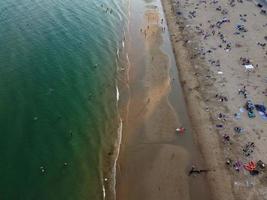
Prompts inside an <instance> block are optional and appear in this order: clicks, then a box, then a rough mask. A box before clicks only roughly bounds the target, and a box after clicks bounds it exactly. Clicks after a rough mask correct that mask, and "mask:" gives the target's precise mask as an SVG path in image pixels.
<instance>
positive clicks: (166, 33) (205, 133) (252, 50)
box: [116, 0, 267, 200]
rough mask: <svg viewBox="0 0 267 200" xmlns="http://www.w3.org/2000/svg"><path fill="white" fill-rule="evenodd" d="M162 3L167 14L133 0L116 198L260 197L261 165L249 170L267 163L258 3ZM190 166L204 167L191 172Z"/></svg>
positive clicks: (262, 21) (266, 29)
mask: <svg viewBox="0 0 267 200" xmlns="http://www.w3.org/2000/svg"><path fill="white" fill-rule="evenodd" d="M162 4H163V8H164V13H165V14H164V13H163V12H162V7H161V3H160V2H159V1H142V0H140V1H139V0H138V1H134V2H131V9H130V11H131V12H130V13H131V18H130V27H129V32H130V39H129V43H128V50H129V60H130V66H129V69H128V71H127V72H128V75H129V76H128V80H127V84H128V86H129V91H128V93H129V95H128V96H129V98H128V99H127V103H125V109H124V114H123V115H122V116H123V124H124V126H123V136H122V144H121V149H120V155H119V160H118V164H117V180H116V199H123V200H124V199H127V200H131V199H134V200H135V199H145V200H147V199H148V200H149V199H183V200H186V199H192V200H193V199H198V200H201V199H203V200H204V199H205V200H208V199H215V200H217V199H218V200H226V199H227V200H231V199H240V200H241V199H251V200H252V199H253V200H254V199H255V200H256V199H267V193H266V191H267V190H266V187H267V176H266V173H265V169H264V168H261V167H260V165H259V164H257V167H256V169H254V168H253V170H252V171H249V170H248V169H247V168H249V167H250V166H248V164H249V162H252V163H255V164H256V163H258V161H259V160H261V161H262V162H263V163H267V160H266V156H265V155H266V153H267V148H266V147H265V146H266V136H265V135H264V133H266V129H267V126H266V123H267V120H266V117H265V114H266V113H264V112H262V109H263V108H264V105H266V103H267V100H266V92H267V91H266V84H267V80H266V78H267V77H266V75H267V66H266V61H267V60H266V54H267V50H266V47H265V45H266V42H267V37H266V35H267V34H266V33H267V24H266V23H267V20H266V19H267V16H266V15H265V13H264V11H262V10H263V8H261V7H260V6H259V5H256V4H255V2H253V1H226V0H222V1H220V2H218V1H194V0H182V1H175V0H162ZM165 17H166V19H165ZM131 20H132V21H131ZM166 22H167V24H168V26H167V24H166ZM170 41H171V43H170ZM246 67H247V68H246ZM244 86H245V87H244ZM248 100H250V101H249V103H250V104H249V105H252V108H251V109H250V108H249V109H248V106H246V105H247V103H248ZM255 105H256V106H255ZM249 111H250V113H249ZM181 126H183V127H185V129H186V132H185V134H182V135H181V134H177V133H176V132H175V129H176V128H177V127H181ZM226 163H227V164H226ZM192 165H196V166H197V167H199V168H201V169H207V173H200V174H197V175H196V176H195V175H194V176H188V172H189V170H190V168H191V166H192ZM256 172H257V174H255V173H256ZM252 173H253V174H254V175H252Z"/></svg>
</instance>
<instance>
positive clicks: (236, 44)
mask: <svg viewBox="0 0 267 200" xmlns="http://www.w3.org/2000/svg"><path fill="white" fill-rule="evenodd" d="M162 2H163V5H164V9H165V14H166V17H167V21H168V26H169V30H170V36H171V40H172V43H173V49H174V52H175V56H176V61H177V67H178V69H179V75H180V80H181V82H182V84H183V89H184V93H185V95H186V99H187V106H188V110H189V113H190V117H191V119H192V122H193V127H194V129H195V138H196V140H197V141H198V143H199V145H200V146H201V150H202V153H203V155H204V158H205V161H206V164H207V165H208V166H210V167H212V168H214V169H216V171H214V172H213V173H209V174H208V178H209V184H210V186H211V189H212V192H213V197H212V199H218V200H219V199H221V200H231V199H240V200H241V199H242V200H243V199H251V200H254V199H255V200H256V199H267V175H266V173H265V172H264V171H263V172H261V173H260V174H259V175H257V176H251V175H250V174H249V173H248V172H247V171H246V170H245V169H243V168H241V170H240V172H237V171H235V169H234V168H233V167H232V166H230V167H226V165H225V161H226V159H228V158H231V159H232V160H233V161H237V160H239V161H241V162H242V163H246V162H248V161H250V160H252V161H258V160H259V159H261V160H262V161H263V162H265V163H267V157H266V155H267V148H266V146H267V142H266V135H265V134H266V131H267V126H266V123H267V121H266V120H263V119H261V117H260V116H259V114H258V113H257V112H256V117H255V118H252V119H250V118H249V117H248V115H247V111H246V110H245V111H244V112H243V113H241V114H240V116H241V118H240V119H236V118H235V117H234V114H235V113H237V112H239V109H240V108H243V107H244V105H245V103H246V101H247V99H251V100H252V101H253V102H254V103H258V104H265V105H267V99H266V85H267V82H266V81H267V80H266V78H267V64H266V63H267V59H266V56H267V55H266V54H267V48H266V47H261V46H259V45H258V42H260V43H262V44H264V43H266V42H267V41H266V40H265V39H264V37H265V36H266V35H267V25H266V23H267V16H266V15H262V14H260V10H261V9H260V8H258V7H257V6H256V5H255V3H254V2H253V1H247V0H243V1H232V6H231V5H230V1H227V0H220V1H211V0H208V1H196V0H187V1H186V0H181V1H176V0H162ZM233 2H234V3H233ZM233 4H234V6H233ZM223 10H224V11H223ZM240 14H241V15H242V16H240ZM224 17H225V18H226V20H230V22H229V21H226V22H225V23H223V24H222V25H221V26H220V28H218V27H214V28H211V24H216V22H218V21H219V20H223V18H224ZM244 19H245V20H244ZM242 20H243V21H242ZM237 24H244V25H245V28H246V29H247V30H248V31H247V32H240V31H238V32H240V34H239V35H236V34H234V33H235V32H236V31H237V30H236V28H235V26H236V25H237ZM212 30H214V32H212ZM219 32H220V33H222V34H223V38H220V36H219V34H218V33H219ZM213 34H214V35H213ZM242 35H244V36H242ZM222 40H225V43H223V41H222ZM220 44H221V45H222V46H221V47H219V45H220ZM227 44H229V47H230V48H228V49H229V50H227ZM209 50H210V51H209ZM240 57H246V58H248V59H250V61H251V62H252V64H253V65H254V66H255V69H254V70H253V71H252V72H250V73H249V75H248V73H247V72H245V70H244V66H242V64H241V63H240ZM217 60H219V64H218V63H216V62H215V63H214V62H212V61H217ZM216 64H218V65H217V66H216ZM218 71H221V72H222V74H218ZM244 85H245V86H246V88H247V92H248V97H247V99H245V98H244V97H243V96H242V95H238V89H241V88H242V87H243V86H244ZM216 94H219V95H222V96H225V97H227V99H228V101H223V102H221V101H219V100H218V98H216ZM219 113H223V114H224V115H225V120H219V119H218V114H219ZM216 124H222V125H223V128H221V129H217V128H216ZM236 126H239V127H241V128H243V129H244V132H243V133H242V134H240V135H237V134H236V133H235V132H234V127H236ZM224 134H228V135H229V136H230V140H231V144H229V143H227V144H224V143H223V142H222V141H223V135H224ZM247 142H254V143H255V146H256V147H255V149H254V152H252V153H251V155H250V156H245V155H244V154H243V151H242V149H243V147H244V145H245V144H246V143H247Z"/></svg>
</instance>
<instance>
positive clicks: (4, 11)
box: [0, 0, 127, 200]
mask: <svg viewBox="0 0 267 200" xmlns="http://www.w3.org/2000/svg"><path fill="white" fill-rule="evenodd" d="M126 4H127V1H124V0H102V1H101V0H45V1H44V0H1V1H0V134H1V135H0V199H1V200H36V199H38V200H48V199H49V200H53V199H56V200H61V199H62V200H63V199H64V200H68V199H70V200H80V199H89V200H98V199H104V194H103V191H105V190H104V189H103V180H104V175H103V171H105V172H107V171H108V170H105V169H104V168H103V166H106V165H109V163H112V161H109V155H111V154H112V153H113V152H114V149H113V148H114V145H113V144H114V142H115V141H116V138H117V137H118V135H117V133H118V130H119V129H120V126H121V125H120V119H119V116H118V102H117V101H118V97H119V96H118V93H119V91H118V89H117V86H116V84H117V83H118V80H117V75H118V68H120V67H122V66H120V64H121V62H120V58H119V56H118V55H119V52H120V51H122V40H123V37H124V36H123V31H122V30H124V26H125V21H126V12H127V11H126V10H127V5H126Z"/></svg>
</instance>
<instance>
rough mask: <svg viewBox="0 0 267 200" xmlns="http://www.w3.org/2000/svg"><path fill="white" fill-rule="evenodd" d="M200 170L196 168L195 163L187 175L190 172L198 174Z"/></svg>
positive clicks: (190, 173)
mask: <svg viewBox="0 0 267 200" xmlns="http://www.w3.org/2000/svg"><path fill="white" fill-rule="evenodd" d="M200 172H201V171H200V170H199V169H197V168H196V166H195V165H192V167H191V170H190V171H189V174H188V175H189V176H190V175H192V174H200Z"/></svg>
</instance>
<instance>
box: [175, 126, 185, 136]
mask: <svg viewBox="0 0 267 200" xmlns="http://www.w3.org/2000/svg"><path fill="white" fill-rule="evenodd" d="M176 132H178V133H180V134H181V135H182V134H183V133H184V132H185V128H184V127H180V128H177V129H176Z"/></svg>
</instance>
